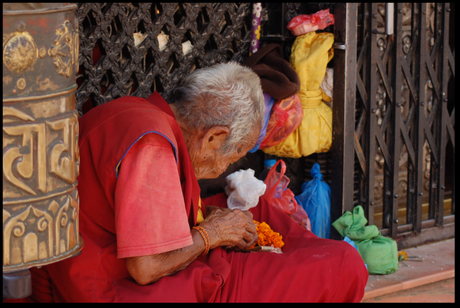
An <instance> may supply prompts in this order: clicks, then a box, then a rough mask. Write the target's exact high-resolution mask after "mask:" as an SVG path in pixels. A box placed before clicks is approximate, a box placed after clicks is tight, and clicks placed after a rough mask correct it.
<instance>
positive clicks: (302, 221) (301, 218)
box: [291, 206, 311, 231]
mask: <svg viewBox="0 0 460 308" xmlns="http://www.w3.org/2000/svg"><path fill="white" fill-rule="evenodd" d="M291 217H292V219H293V220H294V221H295V222H296V223H298V224H299V225H301V226H302V227H304V228H305V229H307V230H308V231H311V222H310V218H308V214H307V212H306V211H305V210H304V208H303V207H301V206H297V212H295V213H293V214H291Z"/></svg>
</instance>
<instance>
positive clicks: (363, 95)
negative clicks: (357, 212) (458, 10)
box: [331, 3, 455, 249]
mask: <svg viewBox="0 0 460 308" xmlns="http://www.w3.org/2000/svg"><path fill="white" fill-rule="evenodd" d="M335 11H336V24H335V31H336V43H335V48H336V50H335V51H336V54H335V61H336V62H335V70H334V73H335V75H334V102H335V103H334V109H333V112H334V119H333V125H334V132H333V136H334V137H333V138H334V139H333V148H332V149H331V154H332V160H333V161H335V162H339V163H338V164H334V165H333V170H332V173H333V174H335V175H339V176H334V177H333V178H332V182H331V186H332V187H331V189H332V191H334V194H332V197H331V199H332V200H331V202H332V213H331V214H332V220H334V219H335V218H337V217H339V216H340V215H341V214H342V213H343V211H345V210H351V209H352V208H353V207H354V206H355V205H357V204H360V205H362V206H363V208H364V209H365V212H366V216H367V218H368V220H369V224H376V225H378V226H379V229H380V230H381V233H382V235H386V236H390V237H392V238H394V239H396V240H397V242H398V247H399V248H400V249H401V248H403V247H408V246H414V245H419V244H423V243H427V242H429V241H434V240H440V239H443V238H448V237H453V236H455V231H454V224H455V189H454V187H455V173H454V172H453V170H455V105H454V88H453V87H454V83H455V56H454V55H455V40H454V32H453V31H454V26H453V25H454V24H453V21H451V19H450V17H451V15H453V14H452V13H453V11H454V5H453V4H452V5H450V4H449V3H432V4H427V3H413V4H409V3H397V4H386V5H385V4H378V3H362V4H336V8H335ZM341 11H342V12H345V14H337V13H338V12H341ZM339 101H343V102H344V103H343V104H338V103H337V102H339ZM352 162H353V163H352Z"/></svg>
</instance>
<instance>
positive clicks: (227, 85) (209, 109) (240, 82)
mask: <svg viewBox="0 0 460 308" xmlns="http://www.w3.org/2000/svg"><path fill="white" fill-rule="evenodd" d="M166 100H167V101H168V103H170V104H172V103H174V104H176V106H177V113H176V117H178V118H179V119H180V120H181V121H183V122H184V123H186V125H188V126H189V127H191V128H192V129H209V128H211V127H213V126H218V125H219V126H225V127H228V128H229V130H230V134H229V136H228V138H227V139H226V141H225V142H224V143H223V144H222V147H221V148H220V150H219V151H220V153H221V154H222V155H224V156H225V155H231V154H232V153H234V152H235V151H236V150H237V147H238V145H242V144H245V143H246V142H247V140H246V136H248V135H249V134H250V133H251V132H252V131H253V130H255V129H259V130H260V128H261V127H262V126H263V121H264V109H265V103H264V96H263V92H262V87H261V85H260V78H259V76H257V74H256V73H254V71H252V70H251V69H250V68H248V67H245V66H242V65H240V64H238V63H236V62H228V63H221V64H216V65H213V66H210V67H207V68H202V69H198V70H196V71H194V72H192V73H191V74H190V75H188V76H187V77H185V78H184V79H183V80H182V82H181V83H180V84H179V85H178V86H177V87H176V88H175V89H173V90H172V91H171V92H170V93H169V95H168V96H167V97H166Z"/></svg>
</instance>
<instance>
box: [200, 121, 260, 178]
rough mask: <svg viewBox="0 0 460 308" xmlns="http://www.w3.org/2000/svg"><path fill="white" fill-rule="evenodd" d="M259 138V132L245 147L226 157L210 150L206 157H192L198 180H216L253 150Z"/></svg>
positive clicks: (242, 146) (252, 135)
mask: <svg viewBox="0 0 460 308" xmlns="http://www.w3.org/2000/svg"><path fill="white" fill-rule="evenodd" d="M258 137H259V131H258V130H257V132H255V131H254V132H253V133H252V134H251V136H249V138H248V139H247V140H249V142H247V143H246V144H245V145H240V146H239V147H238V148H237V150H236V151H234V152H233V153H232V154H230V155H227V156H224V155H222V154H221V153H220V152H219V151H218V150H208V151H207V152H206V153H205V154H204V155H191V158H192V163H193V167H194V169H195V174H196V177H197V179H199V180H200V179H215V178H217V177H219V175H221V174H222V173H224V172H225V170H227V168H228V166H229V165H230V164H233V163H234V162H236V161H238V160H239V159H240V158H242V157H244V156H245V155H246V153H247V152H248V151H249V150H250V149H252V147H253V146H254V145H255V144H256V142H257V138H258Z"/></svg>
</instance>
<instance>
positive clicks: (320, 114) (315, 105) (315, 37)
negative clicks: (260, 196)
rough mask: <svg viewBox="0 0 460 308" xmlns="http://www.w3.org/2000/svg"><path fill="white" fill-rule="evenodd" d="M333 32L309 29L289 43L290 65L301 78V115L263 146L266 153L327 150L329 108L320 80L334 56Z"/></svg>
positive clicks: (301, 153) (304, 153) (286, 154)
mask: <svg viewBox="0 0 460 308" xmlns="http://www.w3.org/2000/svg"><path fill="white" fill-rule="evenodd" d="M333 43H334V35H333V34H332V33H327V32H323V33H316V32H309V33H306V34H304V35H301V36H298V37H297V38H296V40H295V42H294V44H293V45H292V49H291V59H290V65H291V67H292V68H293V69H294V70H295V71H296V72H297V74H298V76H299V79H300V92H299V93H298V95H299V97H300V102H301V104H302V109H303V119H302V123H301V124H300V126H299V127H298V128H297V129H296V130H295V131H294V132H292V133H291V134H290V135H289V136H288V137H287V138H286V139H285V140H284V141H282V142H280V143H279V144H277V145H275V146H272V147H269V148H265V149H263V150H262V151H264V152H265V153H267V154H271V155H276V156H280V157H293V158H299V157H302V156H308V155H310V154H313V153H321V152H327V151H329V148H330V147H331V144H332V110H331V108H330V107H329V106H327V105H326V104H325V103H324V102H323V97H324V95H325V93H324V92H323V91H322V90H321V87H320V86H321V83H322V81H323V79H324V75H325V74H326V67H327V63H328V62H329V61H330V60H331V59H332V57H333V56H334V50H333V49H332V44H333Z"/></svg>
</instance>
